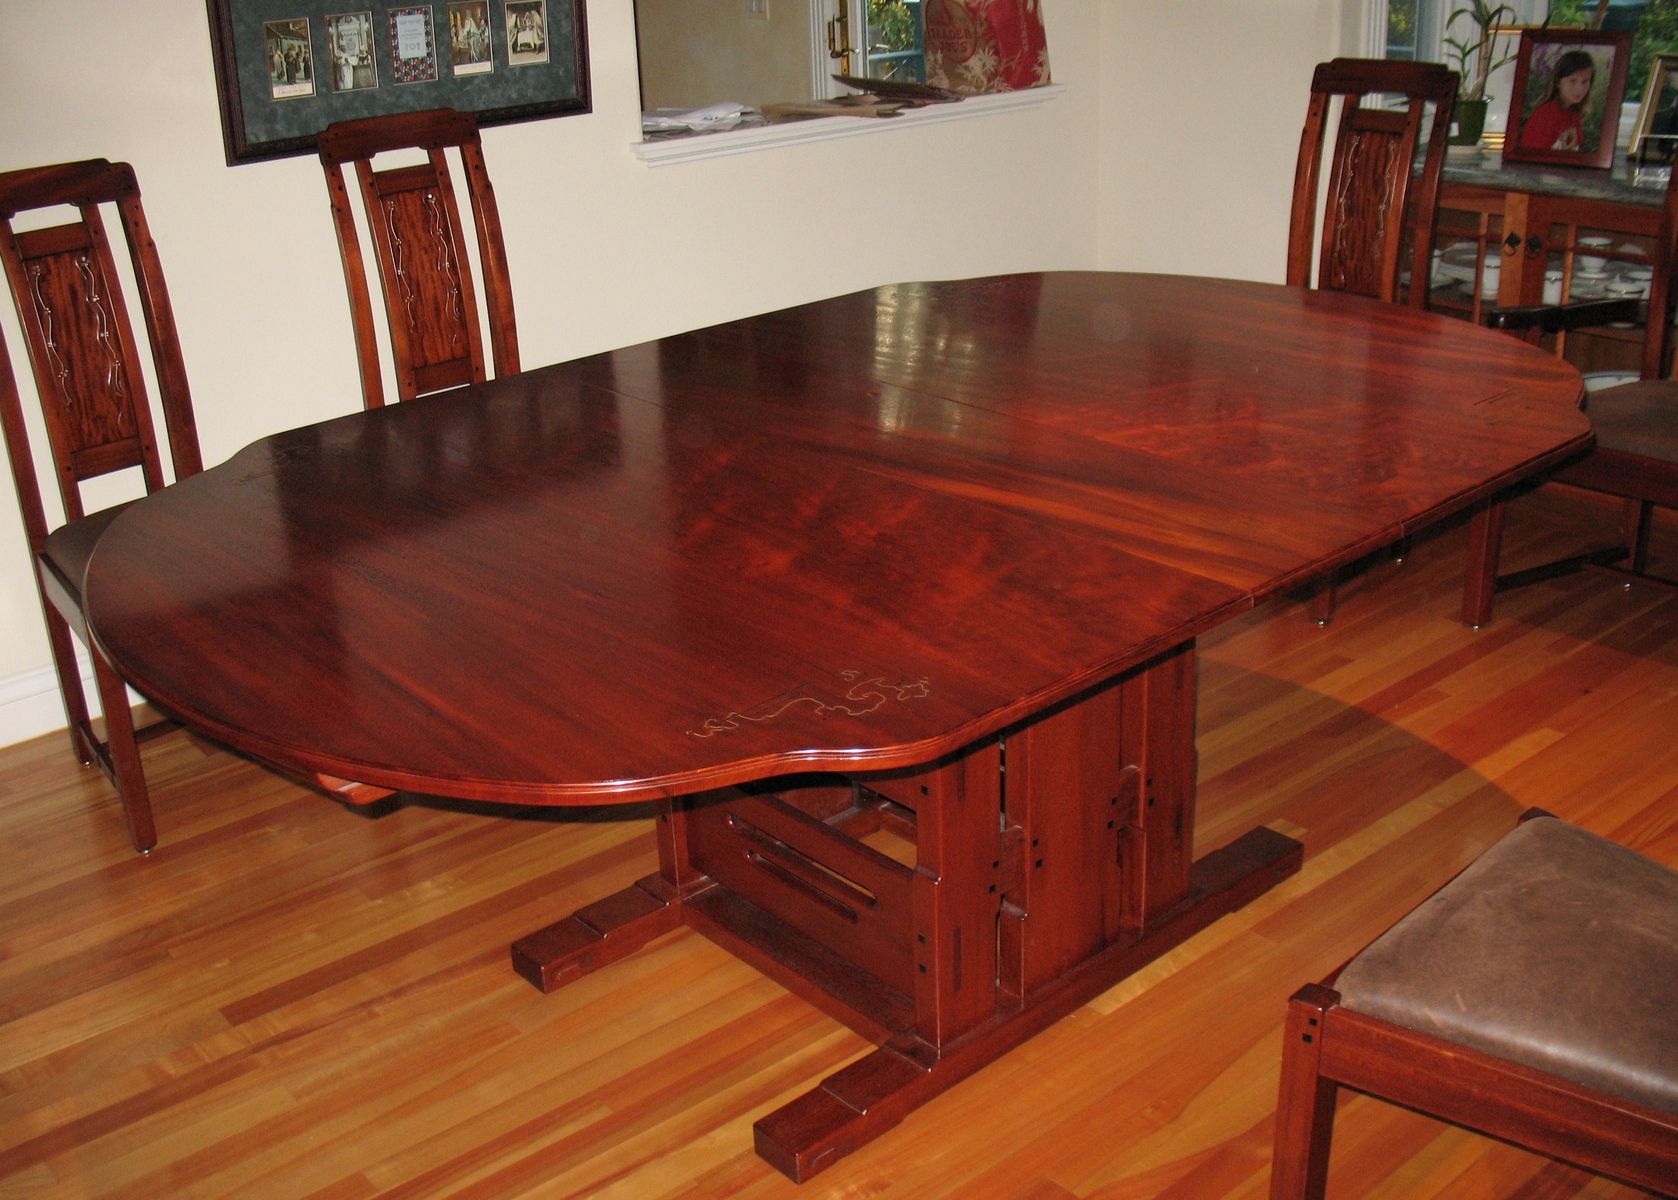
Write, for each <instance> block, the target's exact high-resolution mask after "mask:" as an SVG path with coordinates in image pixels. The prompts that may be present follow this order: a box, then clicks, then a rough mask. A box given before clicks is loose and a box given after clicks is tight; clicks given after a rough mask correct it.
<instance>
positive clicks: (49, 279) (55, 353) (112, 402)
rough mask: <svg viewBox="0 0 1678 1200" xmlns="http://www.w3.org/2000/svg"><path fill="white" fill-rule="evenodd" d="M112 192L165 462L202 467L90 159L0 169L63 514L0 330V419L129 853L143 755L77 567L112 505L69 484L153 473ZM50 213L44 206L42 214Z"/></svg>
mask: <svg viewBox="0 0 1678 1200" xmlns="http://www.w3.org/2000/svg"><path fill="white" fill-rule="evenodd" d="M106 205H108V206H112V207H113V208H114V210H115V212H116V214H117V217H118V219H119V220H120V223H121V226H122V230H123V233H124V235H125V240H126V241H127V244H128V253H129V259H130V261H131V263H132V265H133V277H134V280H135V284H136V287H137V290H138V294H139V302H140V309H141V312H142V314H143V316H144V320H145V327H146V335H147V342H148V345H149V348H150V356H151V367H152V372H153V375H154V377H155V378H156V381H157V389H158V393H159V400H160V402H161V406H162V411H163V420H164V425H165V427H166V430H167V433H168V443H169V457H170V461H171V463H172V465H173V469H174V474H175V477H176V478H184V477H186V476H188V475H191V474H194V473H195V472H197V471H199V470H200V469H201V468H202V463H201V461H200V457H199V451H198V433H197V429H196V427H195V425H194V422H193V415H192V399H191V396H190V394H189V393H188V391H187V380H186V369H185V366H184V365H183V363H182V360H181V351H180V343H179V339H178V338H177V336H176V332H175V318H174V311H173V309H172V308H171V307H170V304H169V293H168V291H167V289H166V288H165V287H164V281H163V269H162V266H161V264H160V263H159V261H158V256H157V247H156V245H155V244H154V243H153V242H152V238H151V233H150V231H149V230H148V228H147V226H146V216H145V211H144V209H143V208H142V207H141V204H140V188H139V185H138V183H136V182H135V178H134V171H133V168H131V167H129V166H128V164H126V163H111V162H106V161H105V160H104V159H95V160H92V161H88V162H76V163H65V164H62V165H57V166H48V167H36V168H32V169H29V170H23V171H10V172H7V173H5V174H0V225H3V236H0V258H3V259H4V261H5V268H6V280H7V282H8V284H9V285H10V287H11V293H12V300H13V303H14V304H15V305H16V307H17V314H18V321H19V323H20V325H21V326H22V329H23V335H24V345H25V347H26V349H27V351H28V355H29V365H30V367H31V368H32V372H33V375H34V382H35V391H36V393H37V395H38V398H39V399H40V402H41V410H42V414H43V417H44V419H45V420H44V423H45V427H46V439H47V443H48V445H49V446H50V447H51V457H52V464H53V473H54V475H55V476H56V478H57V481H58V494H59V497H60V500H61V502H62V504H63V511H64V518H65V520H64V523H63V524H62V525H60V526H58V527H57V528H53V527H52V526H51V525H50V524H49V522H48V520H47V516H46V509H45V505H44V504H43V496H42V488H41V485H40V483H39V481H38V477H37V475H36V470H35V461H34V457H33V453H32V450H31V447H30V444H29V439H28V435H27V431H26V429H25V426H24V420H23V409H22V405H21V402H20V400H19V395H18V389H17V383H16V379H15V377H14V375H13V373H12V364H11V357H10V355H9V353H8V352H7V350H6V347H5V345H4V342H3V340H0V428H3V429H4V432H5V438H6V450H7V454H8V456H9V458H10V460H11V467H12V478H13V481H14V483H15V484H16V486H17V494H18V507H19V509H20V510H21V512H22V514H23V525H24V533H25V536H26V538H27V540H28V544H29V552H30V555H31V557H32V558H33V560H34V566H35V582H36V586H37V589H38V590H39V592H40V599H41V612H42V615H43V617H44V618H45V620H46V626H47V640H48V643H49V645H50V647H51V650H52V659H53V667H54V669H55V670H56V671H57V673H58V686H59V691H60V693H61V694H62V696H63V699H64V712H65V716H66V718H67V719H68V721H69V727H70V739H71V744H72V746H73V747H74V749H75V752H76V755H77V757H78V758H80V759H81V761H82V762H83V763H88V764H97V765H98V766H99V767H100V768H101V769H102V770H103V771H104V772H105V774H106V775H107V776H109V777H110V779H111V781H112V783H113V784H114V785H115V787H116V790H117V794H118V795H119V796H120V798H121V800H122V807H123V812H124V814H125V815H126V817H127V821H128V832H129V836H130V837H131V838H132V839H133V842H134V846H135V848H136V849H138V850H140V851H141V852H142V853H144V852H146V851H149V850H150V849H151V847H152V846H153V845H155V844H156V842H157V834H156V830H155V827H154V824H153V821H152V812H151V802H150V799H149V797H148V795H147V791H146V780H145V775H144V772H143V771H142V769H141V763H140V753H139V747H138V744H137V742H136V739H135V729H134V720H133V714H132V713H131V712H130V710H129V707H128V694H127V689H126V687H125V685H124V684H123V681H122V680H121V679H120V678H119V677H118V676H117V673H116V672H115V670H113V669H112V667H111V665H110V664H109V663H108V662H106V661H105V657H104V655H103V654H101V653H100V651H99V648H98V646H97V645H95V644H93V643H92V642H91V640H90V639H89V638H88V635H87V621H86V618H85V617H84V615H83V611H82V576H83V574H84V572H85V571H86V568H87V562H88V558H89V556H90V555H91V554H92V553H93V548H94V545H95V543H96V542H97V541H98V540H99V536H100V534H101V533H102V532H103V531H104V530H105V528H106V527H107V526H108V525H109V524H110V523H111V521H112V520H113V519H114V518H115V517H116V515H117V514H118V513H119V512H120V511H121V510H122V508H123V507H125V506H124V505H120V504H119V505H117V506H115V507H112V508H106V509H103V510H100V511H98V512H94V513H88V512H87V511H86V510H85V508H84V506H83V497H82V485H83V483H84V482H86V481H87V480H89V479H92V478H94V477H96V476H102V475H108V474H110V473H112V472H115V471H121V470H126V469H128V468H138V469H139V471H140V475H141V478H142V480H143V482H144V485H145V490H146V491H148V492H151V491H155V490H157V489H158V488H160V487H163V486H164V484H165V476H164V470H163V463H162V456H161V452H160V451H159V448H158V444H157V439H156V436H155V434H154V432H153V428H154V427H153V422H152V411H151V401H150V398H149V396H148V394H147V390H146V377H145V374H144V372H143V366H142V359H141V355H140V351H139V345H138V343H137V342H136V341H135V338H134V329H133V325H132V322H131V320H130V317H129V306H128V302H127V300H126V299H125V296H124V291H123V281H122V278H121V276H120V275H119V274H118V272H117V265H116V262H115V259H114V258H113V256H112V252H111V245H110V241H109V239H108V237H107V235H106V231H105V224H104V219H103V217H102V216H101V207H102V206H106ZM61 207H69V208H73V209H75V211H76V217H75V219H73V220H69V221H64V220H62V219H61V218H60V219H59V223H57V224H52V225H46V226H40V225H39V224H38V223H37V224H36V227H34V228H29V229H27V230H21V231H20V230H19V229H17V228H16V227H15V226H14V221H15V220H16V219H17V218H19V217H20V216H25V217H26V220H27V221H30V222H32V223H33V221H34V216H35V214H36V213H37V212H38V211H39V210H47V209H57V208H61ZM54 215H55V216H56V215H57V214H54ZM72 632H74V633H75V634H76V635H77V636H78V637H80V639H81V640H82V642H83V643H84V644H86V645H87V647H88V652H89V656H90V657H91V658H92V660H93V676H94V681H95V683H96V685H97V687H98V691H99V699H100V704H101V707H102V708H103V710H104V717H105V735H104V737H103V738H101V737H100V736H99V735H98V733H97V732H96V731H95V729H94V727H93V723H92V721H91V720H90V719H89V717H88V709H87V701H86V697H85V696H84V694H83V691H82V679H81V672H80V669H79V668H78V665H77V662H76V653H75V648H74V645H73V644H72V642H71V633H72Z"/></svg>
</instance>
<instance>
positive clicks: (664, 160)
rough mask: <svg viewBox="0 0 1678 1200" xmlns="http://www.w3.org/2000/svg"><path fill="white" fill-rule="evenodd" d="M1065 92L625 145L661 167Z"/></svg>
mask: <svg viewBox="0 0 1678 1200" xmlns="http://www.w3.org/2000/svg"><path fill="white" fill-rule="evenodd" d="M1065 90H1066V85H1065V84H1061V83H1049V84H1044V85H1043V86H1042V87H1034V88H1027V89H1025V90H1023V91H1018V92H994V93H990V94H987V95H983V96H969V97H967V98H966V99H965V100H958V101H956V102H955V103H953V104H929V105H927V106H926V107H925V108H913V109H909V110H907V111H906V112H903V113H901V114H899V115H898V116H895V117H812V118H810V119H809V120H805V121H788V122H786V123H784V124H780V125H757V126H753V127H751V128H749V129H725V130H723V131H722V132H720V133H696V134H694V135H692V136H691V137H677V138H661V139H659V140H658V141H646V142H637V143H635V145H633V146H632V147H630V149H632V150H633V151H634V152H635V157H637V158H639V159H640V160H641V161H642V162H644V163H646V164H647V165H648V166H649V167H667V166H670V165H672V164H674V163H684V162H698V161H700V160H701V159H708V158H725V157H727V156H728V155H731V154H750V153H752V152H753V151H756V150H771V149H774V148H775V147H776V146H793V145H798V144H800V143H803V142H826V141H831V140H832V139H834V138H843V137H855V136H856V135H858V134H864V133H886V132H888V131H890V130H893V129H916V128H919V127H920V126H923V125H935V124H938V123H939V122H941V121H964V120H967V119H968V118H970V117H983V116H988V115H990V114H992V113H1001V112H1014V111H1016V110H1019V109H1025V108H1036V107H1038V106H1039V105H1043V104H1047V103H1048V102H1049V101H1050V100H1053V99H1054V98H1055V97H1057V96H1059V95H1060V94H1061V93H1062V92H1064V91H1065Z"/></svg>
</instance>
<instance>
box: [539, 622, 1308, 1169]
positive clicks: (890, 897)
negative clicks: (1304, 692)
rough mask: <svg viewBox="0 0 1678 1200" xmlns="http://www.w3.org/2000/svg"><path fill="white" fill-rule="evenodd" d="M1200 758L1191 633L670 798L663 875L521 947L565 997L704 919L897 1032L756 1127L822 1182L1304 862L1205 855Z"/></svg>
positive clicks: (743, 947) (1243, 849)
mask: <svg viewBox="0 0 1678 1200" xmlns="http://www.w3.org/2000/svg"><path fill="white" fill-rule="evenodd" d="M1194 775H1195V755H1194V657H1193V647H1192V644H1189V645H1184V646H1181V647H1179V648H1177V649H1176V650H1173V651H1171V652H1169V653H1167V654H1165V655H1163V656H1161V657H1160V658H1158V659H1155V660H1154V661H1152V662H1150V663H1147V664H1144V665H1143V666H1141V667H1139V668H1136V669H1135V670H1133V671H1131V672H1129V673H1127V674H1126V675H1124V676H1121V677H1120V678H1119V679H1118V680H1115V681H1113V682H1112V683H1109V684H1107V685H1104V686H1102V687H1100V688H1097V689H1095V690H1094V691H1092V692H1089V693H1086V694H1085V695H1083V696H1081V697H1079V698H1077V699H1076V700H1075V701H1073V702H1068V703H1066V704H1063V705H1060V706H1057V707H1056V708H1054V709H1052V710H1050V711H1049V712H1047V713H1045V714H1043V715H1041V716H1039V717H1037V718H1034V719H1033V720H1032V721H1030V722H1029V723H1027V724H1026V725H1024V726H1022V727H1019V728H1016V729H1012V730H1008V731H1006V732H1005V733H1004V734H1003V735H1001V736H999V737H996V738H992V739H988V740H986V741H985V742H982V743H980V744H979V745H977V746H975V747H972V748H970V749H969V750H967V751H965V752H964V753H962V754H960V755H956V756H954V757H952V758H950V759H947V760H944V761H941V762H939V763H935V764H933V765H931V766H928V767H924V768H920V769H917V770H914V771H906V772H895V773H887V774H884V775H870V776H859V777H857V778H854V779H853V778H848V777H842V776H837V775H820V776H816V775H812V776H803V777H797V778H788V779H782V780H776V781H773V785H772V789H771V787H769V786H762V787H752V788H746V789H735V790H730V791H727V792H723V793H715V794H711V795H708V796H701V797H690V798H685V799H683V800H679V801H675V802H671V803H669V804H666V805H664V806H662V808H661V811H660V815H659V821H658V843H659V860H660V866H659V872H658V874H656V875H653V876H649V877H648V878H646V879H643V880H641V881H639V882H638V883H636V884H634V885H633V886H631V887H629V888H626V889H624V890H623V891H621V892H618V893H616V894H615V895H612V896H609V897H607V898H606V899H604V900H601V901H598V902H596V903H594V904H591V905H587V906H585V907H583V908H581V909H579V910H577V911H576V912H575V913H573V914H572V915H571V916H569V917H567V918H565V919H564V920H562V921H560V922H558V923H557V924H555V925H551V926H549V927H547V928H546V929H543V930H540V931H538V932H536V933H533V934H530V935H529V936H527V937H524V938H521V939H520V940H519V941H517V942H515V943H514V945H513V948H512V953H513V965H514V968H515V969H516V970H517V971H518V972H519V974H521V975H522V976H524V977H525V978H526V979H528V980H530V982H531V983H533V984H535V985H536V986H537V987H539V988H541V989H542V990H543V991H552V990H553V989H555V988H557V987H562V986H564V985H565V984H566V983H568V982H570V981H571V980H573V979H576V978H578V977H580V976H582V975H584V974H587V973H588V972H590V971H593V970H597V969H598V968H600V967H603V966H605V965H607V964H608V963H611V962H613V961H615V960H616V959H619V958H622V957H624V956H625V955H628V954H631V953H633V952H634V951H635V950H636V949H637V948H639V947H640V946H642V945H645V944H646V943H647V942H649V941H651V940H652V939H653V938H656V937H658V936H660V935H661V934H664V933H666V932H669V931H670V930H672V929H675V928H677V927H678V926H680V925H688V926H690V927H692V928H695V929H697V930H699V931H700V932H702V933H704V934H706V935H707V936H708V937H711V938H712V939H713V940H715V941H717V942H719V943H720V944H722V945H724V946H725V947H727V948H728V949H729V950H731V951H732V952H734V953H735V954H737V955H739V956H740V957H741V958H743V959H745V960H746V961H747V962H750V963H752V964H753V965H754V966H757V967H758V968H760V969H762V970H763V971H765V972H766V973H768V974H770V975H771V976H773V977H774V978H775V979H777V980H778V981H780V982H782V983H784V984H786V985H787V986H788V987H789V988H791V989H792V990H794V991H795V992H797V993H798V994H799V995H801V996H804V997H805V998H807V999H809V1000H810V1001H812V1002H813V1003H815V1004H816V1005H818V1006H819V1007H821V1008H822V1009H823V1010H824V1011H826V1012H828V1013H830V1014H832V1015H834V1016H835V1017H837V1018H838V1019H840V1020H842V1021H844V1022H845V1023H846V1024H848V1025H850V1026H851V1027H852V1028H854V1029H856V1030H857V1031H859V1032H860V1033H862V1034H863V1035H864V1036H866V1037H868V1038H870V1039H871V1040H873V1041H875V1042H877V1043H878V1044H879V1049H877V1050H875V1051H873V1052H872V1053H870V1054H868V1055H866V1056H865V1057H863V1058H861V1059H859V1060H858V1061H856V1062H854V1063H852V1064H851V1065H849V1066H847V1067H845V1068H843V1069H841V1070H840V1071H838V1072H836V1073H835V1074H833V1075H831V1076H829V1077H828V1078H827V1079H826V1080H824V1081H823V1082H822V1083H821V1084H820V1085H819V1086H817V1087H816V1088H814V1089H813V1090H811V1091H810V1092H808V1093H806V1094H805V1095H803V1096H800V1097H799V1098H798V1099H796V1100H794V1101H792V1102H791V1103H789V1104H787V1105H784V1106H783V1107H781V1108H780V1109H778V1110H776V1111H775V1112H773V1113H770V1114H768V1115H767V1116H765V1117H763V1118H762V1119H760V1120H759V1121H758V1122H757V1124H756V1125H755V1127H754V1133H755V1140H756V1147H757V1151H758V1153H759V1154H760V1155H762V1157H763V1158H764V1159H765V1160H767V1161H768V1162H769V1163H771V1164H772V1165H773V1166H775V1167H776V1168H777V1169H779V1170H781V1171H782V1172H784V1173H785V1174H787V1175H788V1176H790V1177H791V1178H792V1179H794V1180H797V1181H800V1182H801V1181H803V1180H805V1179H808V1178H809V1177H810V1176H812V1175H814V1174H815V1173H816V1172H818V1171H820V1170H822V1169H823V1168H825V1167H827V1166H829V1165H830V1164H831V1163H833V1162H834V1161H836V1160H837V1159H838V1158H840V1157H841V1156H843V1155H844V1154H847V1153H849V1152H850V1151H852V1150H854V1149H856V1148H858V1147H859V1146H861V1145H864V1144H865V1143H867V1142H868V1141H869V1140H870V1139H872V1138H874V1137H875V1136H877V1135H878V1134H880V1133H881V1132H882V1131H884V1130H886V1129H888V1128H890V1127H891V1126H892V1125H895V1124H896V1123H897V1122H898V1121H900V1120H902V1118H903V1116H904V1115H905V1114H906V1113H908V1112H909V1111H911V1110H912V1109H914V1108H915V1107H916V1106H918V1105H920V1104H921V1103H923V1102H925V1101H926V1100H928V1099H929V1098H931V1097H932V1096H935V1095H937V1094H938V1093H939V1092H941V1091H943V1090H944V1089H945V1088H948V1087H950V1086H952V1085H953V1084H955V1083H957V1082H958V1081H960V1080H961V1079H963V1078H965V1077H966V1076H968V1075H970V1074H972V1073H973V1072H974V1071H976V1070H978V1069H979V1068H980V1067H983V1066H984V1065H985V1064H987V1063H989V1062H991V1061H992V1060H993V1059H995V1058H997V1057H998V1056H999V1055H1001V1054H1003V1053H1004V1052H1006V1051H1007V1050H1009V1049H1010V1048H1012V1047H1013V1046H1016V1045H1018V1044H1019V1043H1020V1042H1022V1041H1024V1040H1025V1039H1026V1038H1028V1037H1030V1036H1032V1035H1033V1034H1034V1033H1036V1032H1037V1031H1038V1030H1040V1029H1042V1028H1044V1027H1045V1026H1047V1025H1049V1024H1051V1023H1052V1022H1054V1021H1056V1020H1058V1019H1059V1018H1060V1017H1062V1016H1064V1015H1065V1014H1066V1013H1068V1012H1070V1011H1072V1010H1073V1009H1075V1008H1077V1007H1078V1006H1079V1005H1080V1004H1083V1003H1085V1002H1086V1001H1088V1000H1089V999H1091V998H1092V997H1094V996H1096V995H1099V994H1100V993H1101V992H1102V991H1104V990H1106V989H1107V988H1108V987H1111V986H1112V985H1113V984H1114V983H1115V982H1117V981H1118V980H1120V979H1123V978H1124V977H1125V976H1126V975H1129V974H1130V973H1131V972H1133V971H1135V970H1137V969H1138V968H1140V967H1141V966H1143V965H1144V964H1146V963H1148V962H1150V961H1152V960H1153V959H1155V958H1157V957H1158V956H1160V955H1161V954H1163V953H1165V952H1166V951H1168V950H1170V949H1171V948H1172V947H1174V946H1176V945H1178V944H1179V943H1181V942H1182V941H1184V940H1185V939H1187V938H1188V937H1190V936H1192V935H1193V934H1195V933H1196V932H1198V931H1199V930H1201V929H1203V928H1205V927H1206V926H1207V925H1209V924H1210V923H1211V922H1212V921H1214V920H1216V919H1217V918H1218V917H1220V916H1222V915H1224V914H1225V913H1228V912H1231V911H1233V910H1235V909H1237V908H1239V907H1241V906H1242V905H1244V904H1246V903H1247V902H1248V901H1249V900H1251V899H1253V898H1254V897H1256V896H1258V895H1260V894H1262V893H1263V892H1264V891H1266V890H1268V889H1269V888H1270V887H1272V886H1274V885H1275V884H1276V883H1278V882H1279V881H1281V880H1282V879H1284V878H1286V877H1287V876H1288V875H1291V874H1293V873H1294V872H1295V871H1297V870H1298V869H1299V866H1300V862H1301V858H1302V847H1301V846H1300V844H1299V843H1298V842H1296V841H1294V840H1292V839H1291V838H1287V837H1284V836H1282V835H1281V834H1278V833H1274V832H1272V831H1270V830H1267V829H1256V830H1253V831H1251V832H1249V833H1247V834H1246V835H1244V836H1243V837H1241V838H1239V839H1237V840H1236V841H1235V842H1233V843H1231V844H1230V845H1229V846H1226V847H1224V848H1223V849H1221V850H1218V851H1215V852H1213V853H1211V854H1208V855H1206V856H1205V857H1204V858H1202V859H1200V860H1199V861H1198V862H1196V861H1194V860H1193V855H1192V831H1193V828H1194ZM1004 779H1006V788H1004V786H1003V784H1004Z"/></svg>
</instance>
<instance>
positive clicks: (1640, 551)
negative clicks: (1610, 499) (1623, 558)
mask: <svg viewBox="0 0 1678 1200" xmlns="http://www.w3.org/2000/svg"><path fill="white" fill-rule="evenodd" d="M1654 524H1655V506H1654V505H1653V504H1652V503H1650V502H1649V501H1647V500H1628V501H1627V502H1626V545H1627V546H1628V547H1630V549H1631V559H1630V561H1629V562H1627V563H1626V567H1627V569H1629V570H1630V571H1631V572H1632V573H1633V574H1636V575H1644V574H1647V573H1648V570H1649V534H1650V532H1651V531H1652V530H1653V528H1654Z"/></svg>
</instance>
